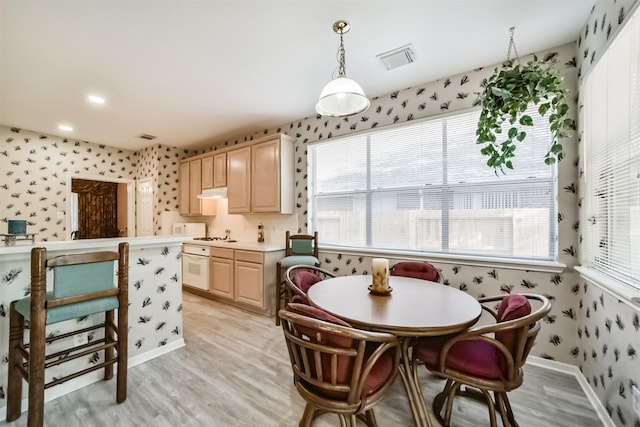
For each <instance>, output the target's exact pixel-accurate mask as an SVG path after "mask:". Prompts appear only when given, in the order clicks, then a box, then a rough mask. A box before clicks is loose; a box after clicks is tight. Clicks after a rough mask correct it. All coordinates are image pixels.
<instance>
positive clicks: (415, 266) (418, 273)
mask: <svg viewBox="0 0 640 427" xmlns="http://www.w3.org/2000/svg"><path fill="white" fill-rule="evenodd" d="M389 274H391V275H392V276H403V277H413V278H414V279H422V280H429V281H431V282H438V283H442V281H443V280H442V275H441V274H440V272H439V271H438V269H437V268H435V267H434V266H433V264H430V263H428V262H419V261H400V262H399V263H397V264H396V265H394V266H393V267H391V268H390V269H389Z"/></svg>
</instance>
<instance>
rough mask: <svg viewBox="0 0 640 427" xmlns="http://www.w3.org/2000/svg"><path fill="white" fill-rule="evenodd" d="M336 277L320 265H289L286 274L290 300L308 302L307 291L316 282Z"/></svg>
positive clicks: (285, 278)
mask: <svg viewBox="0 0 640 427" xmlns="http://www.w3.org/2000/svg"><path fill="white" fill-rule="evenodd" d="M331 277H335V275H334V274H333V273H331V272H329V271H327V270H324V269H322V268H320V267H315V266H309V265H294V266H293V267H289V268H288V269H287V271H286V272H285V274H284V280H285V282H286V284H287V292H288V297H289V299H288V300H289V301H293V300H294V299H295V301H296V302H303V303H305V304H306V303H307V292H308V291H309V288H310V287H311V286H313V285H315V284H316V283H318V282H320V281H322V280H325V279H328V278H331Z"/></svg>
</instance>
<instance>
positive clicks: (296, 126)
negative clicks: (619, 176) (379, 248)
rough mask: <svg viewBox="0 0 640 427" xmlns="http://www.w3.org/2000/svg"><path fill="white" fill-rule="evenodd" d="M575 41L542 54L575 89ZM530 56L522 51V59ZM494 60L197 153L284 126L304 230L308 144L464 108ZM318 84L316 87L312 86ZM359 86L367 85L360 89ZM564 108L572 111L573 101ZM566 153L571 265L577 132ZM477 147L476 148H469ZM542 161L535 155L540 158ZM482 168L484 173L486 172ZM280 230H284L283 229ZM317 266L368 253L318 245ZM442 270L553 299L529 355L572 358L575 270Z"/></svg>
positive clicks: (494, 289)
mask: <svg viewBox="0 0 640 427" xmlns="http://www.w3.org/2000/svg"><path fill="white" fill-rule="evenodd" d="M575 49H576V47H575V45H574V44H569V45H565V46H561V47H559V48H557V49H553V50H550V51H548V52H541V53H540V55H541V56H545V55H555V56H556V58H557V59H558V64H559V69H560V71H561V73H562V75H563V76H564V83H565V85H566V86H567V87H568V88H569V89H570V90H571V91H572V93H573V95H574V97H575V95H576V94H577V85H576V82H577V69H576V59H575V56H574V55H575ZM528 59H530V58H529V57H526V58H522V61H523V62H524V61H526V60H528ZM495 67H496V65H492V66H488V67H485V68H479V69H476V70H473V71H469V72H467V73H462V74H459V75H456V76H451V77H449V78H446V79H441V80H438V81H434V82H430V83H427V84H424V85H421V86H419V87H413V88H407V89H404V90H401V91H397V92H393V93H390V94H388V95H385V96H381V97H377V98H374V99H372V100H371V107H370V108H369V110H368V111H366V112H365V113H363V114H361V115H356V116H353V117H347V118H334V119H330V118H324V117H319V116H314V117H307V118H305V119H302V120H300V121H295V122H292V123H287V124H283V125H282V126H280V127H276V128H273V129H265V130H263V131H261V132H258V133H255V134H252V135H246V136H244V137H241V138H237V139H233V140H229V141H224V142H221V143H219V144H216V145H214V146H212V147H210V148H208V149H206V150H203V152H207V151H213V150H216V149H220V148H223V147H228V146H233V145H237V144H242V143H243V142H246V141H250V140H253V139H257V138H260V137H262V136H264V135H268V134H272V133H278V132H282V133H286V134H289V135H291V136H294V137H296V138H297V142H296V147H295V150H296V155H295V168H296V175H295V181H296V188H295V194H296V206H297V214H298V224H299V231H300V232H305V231H306V230H307V222H306V220H307V212H306V208H307V169H306V168H307V166H306V165H307V158H306V149H307V146H308V144H311V143H315V142H322V141H325V140H328V139H331V138H334V137H336V136H340V135H346V134H350V133H354V132H358V131H361V130H366V129H371V128H374V127H382V126H387V125H391V124H394V123H401V122H406V121H411V120H416V119H420V118H423V117H429V116H434V115H438V114H441V113H446V112H452V111H461V110H466V109H469V108H471V107H473V106H474V101H475V100H476V94H477V93H478V92H480V90H481V84H482V80H483V79H485V78H487V77H488V76H489V75H490V74H491V73H492V72H493V70H494V68H495ZM318 90H320V88H318ZM365 90H366V88H365ZM570 104H572V109H571V114H572V115H573V117H574V118H575V114H576V108H575V101H574V102H572V101H571V100H570ZM563 146H564V147H565V150H566V151H565V154H566V157H565V159H564V160H562V161H561V162H560V166H559V172H558V209H559V214H558V228H559V230H558V231H559V234H558V245H559V254H560V257H559V258H560V259H559V261H560V262H562V263H564V264H566V265H567V266H569V267H571V266H573V265H575V264H576V262H577V258H576V248H577V245H578V240H577V227H578V220H577V212H576V205H577V197H576V186H577V169H576V165H577V151H576V138H575V135H572V136H571V137H570V138H568V140H566V141H564V143H563ZM472 148H474V149H479V148H477V147H472ZM541 160H542V159H541ZM488 173H490V172H489V171H488ZM282 234H284V233H282ZM321 258H322V265H323V267H326V268H329V269H330V270H333V271H334V272H336V273H338V274H362V273H365V272H366V271H367V270H368V269H369V266H370V265H371V262H370V256H369V255H367V254H364V253H357V252H355V253H353V252H342V253H334V252H322V253H321ZM434 264H435V265H436V267H438V268H439V269H441V270H442V271H443V275H444V278H445V279H446V280H447V283H448V284H449V285H451V286H455V287H458V288H460V289H463V290H465V291H467V292H469V293H470V294H472V295H474V296H480V295H491V294H499V293H502V292H525V291H528V292H537V293H542V294H545V295H547V296H549V297H550V298H551V299H552V300H553V309H552V312H551V313H550V315H549V316H548V317H547V318H546V319H545V323H544V325H543V328H542V330H541V332H540V335H539V338H538V341H537V344H536V346H535V348H534V349H533V351H532V354H534V355H536V356H541V357H545V358H549V359H555V360H558V361H561V362H566V363H573V364H575V363H576V357H575V352H576V344H577V342H576V334H575V331H576V313H577V310H578V307H577V297H576V295H577V292H578V284H577V276H576V274H575V273H574V272H573V271H572V270H571V269H567V270H565V272H564V273H562V274H552V273H545V272H539V271H524V270H518V269H511V268H487V267H478V266H473V265H469V264H464V263H455V264H450V263H445V262H434Z"/></svg>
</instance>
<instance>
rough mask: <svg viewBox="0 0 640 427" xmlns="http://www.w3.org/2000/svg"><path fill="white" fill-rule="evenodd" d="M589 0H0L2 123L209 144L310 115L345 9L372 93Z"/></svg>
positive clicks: (577, 17)
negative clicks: (394, 59) (397, 52)
mask: <svg viewBox="0 0 640 427" xmlns="http://www.w3.org/2000/svg"><path fill="white" fill-rule="evenodd" d="M594 4H595V0H562V1H559V0H439V1H436V0H404V1H397V0H368V1H364V0H323V1H315V0H288V1H287V0H252V1H251V0H224V1H223V0H209V1H205V0H201V1H195V0H156V1H151V0H148V1H126V2H125V1H109V0H73V1H71V0H60V1H51V0H42V1H33V0H0V124H2V125H6V126H13V127H18V128H22V129H29V130H33V131H37V132H43V133H48V134H54V135H64V136H67V135H68V136H69V137H71V138H73V139H80V140H86V141H90V142H94V143H99V144H106V145H110V146H114V147H121V148H128V149H133V150H137V149H140V148H143V147H145V146H148V145H153V144H162V145H168V146H174V147H183V148H202V147H205V146H210V145H212V144H214V143H217V142H221V141H224V140H226V139H232V138H234V137H241V136H244V135H247V134H251V133H253V132H256V131H261V130H263V129H266V128H269V127H274V126H278V125H281V124H285V123H289V122H291V121H295V120H299V119H302V118H304V117H309V116H314V115H315V114H316V113H315V110H314V105H315V103H316V101H317V98H318V95H319V94H320V91H321V89H322V88H323V87H324V85H325V84H326V83H327V82H329V80H331V78H332V74H333V73H334V71H335V70H336V68H337V60H336V50H337V47H338V44H339V37H338V36H337V35H336V34H335V33H334V32H333V30H332V25H333V23H334V22H335V21H336V20H338V19H346V20H347V21H349V22H350V24H351V31H350V32H349V33H348V34H346V35H345V37H344V43H345V49H346V65H347V66H346V71H347V76H348V77H350V78H352V79H354V80H356V81H357V82H358V83H359V84H360V85H361V86H362V87H363V89H364V91H365V93H366V94H367V96H369V97H370V98H372V97H376V96H380V95H384V94H387V93H390V92H392V91H394V90H399V89H403V88H406V87H410V86H417V85H420V84H423V83H426V82H430V81H433V80H437V79H439V78H443V77H447V76H451V75H455V74H458V73H461V72H464V71H468V70H472V69H474V68H478V67H482V66H486V65H491V64H495V63H499V62H501V61H503V60H504V59H505V58H506V55H507V47H508V44H509V28H510V27H512V26H513V27H515V28H516V30H515V43H516V47H517V49H518V53H519V55H520V56H524V55H526V54H528V53H531V52H536V51H540V50H544V49H547V48H551V47H556V46H560V45H563V44H565V43H568V42H571V41H575V40H577V39H578V34H579V33H580V31H581V29H582V27H583V26H584V24H585V23H586V21H587V18H588V15H589V12H590V11H591V8H592V6H593V5H594ZM408 43H412V44H413V46H414V48H415V51H416V55H417V60H416V62H414V63H413V64H409V65H406V66H403V67H400V68H397V69H394V70H391V71H386V69H385V68H384V67H383V66H382V65H381V63H379V62H378V60H377V59H376V55H378V54H380V53H383V52H385V51H388V50H391V49H395V48H397V47H400V46H403V45H406V44H408ZM89 94H98V95H101V96H103V97H104V98H105V99H106V103H105V104H104V105H101V106H96V105H92V104H90V103H89V102H87V100H86V97H87V95H89ZM61 123H67V124H70V125H71V126H73V128H74V130H73V131H71V132H64V131H61V130H59V129H58V125H59V124H61ZM140 134H151V135H154V136H156V137H157V138H156V139H155V140H153V141H147V140H144V139H140V138H139V137H138V136H139V135H140Z"/></svg>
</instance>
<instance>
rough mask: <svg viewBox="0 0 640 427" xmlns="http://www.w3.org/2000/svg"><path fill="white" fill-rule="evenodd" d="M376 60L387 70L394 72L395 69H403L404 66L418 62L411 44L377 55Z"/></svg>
mask: <svg viewBox="0 0 640 427" xmlns="http://www.w3.org/2000/svg"><path fill="white" fill-rule="evenodd" d="M376 58H378V59H379V60H380V62H381V63H382V65H384V67H385V68H386V69H387V70H393V69H394V68H398V67H402V66H403V65H407V64H411V63H412V62H415V60H416V51H415V49H414V48H413V45H412V44H411V43H409V44H407V45H404V46H401V47H399V48H397V49H393V50H390V51H387V52H384V53H381V54H380V55H376Z"/></svg>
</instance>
